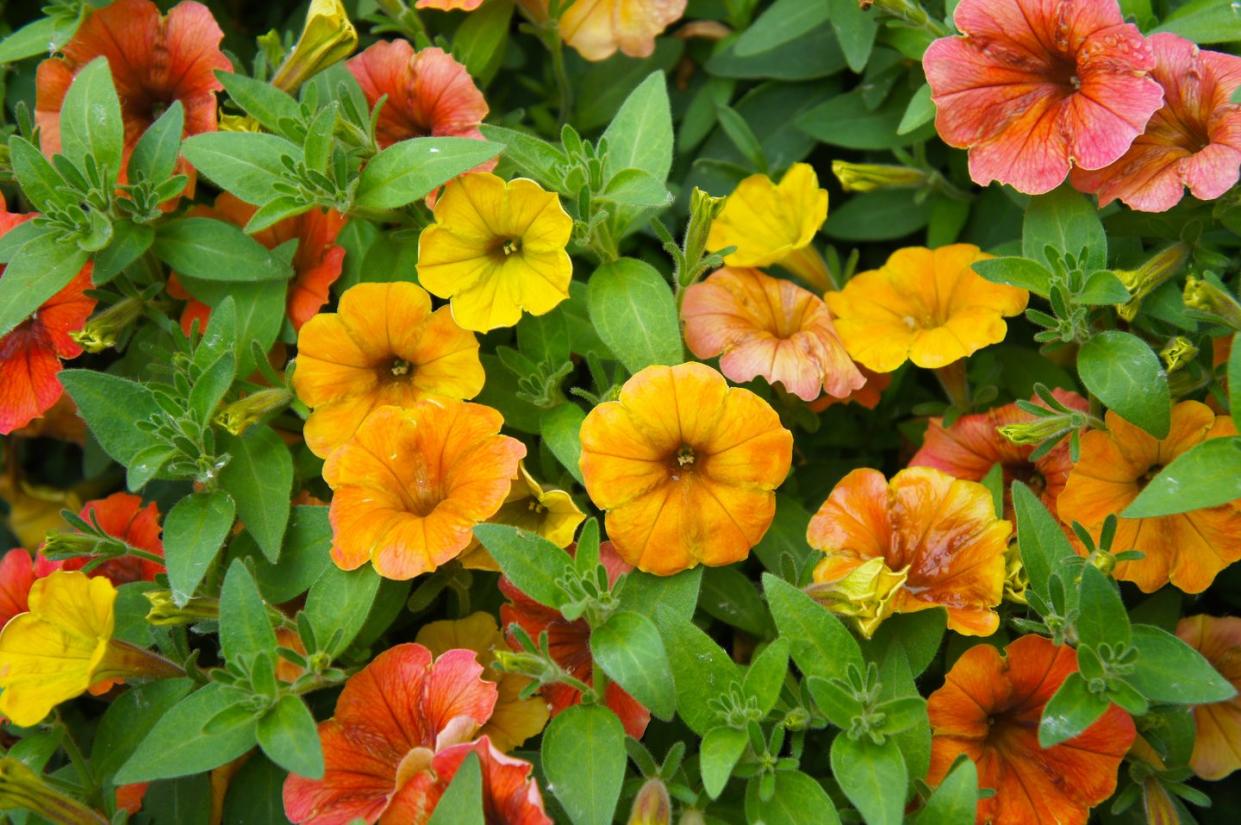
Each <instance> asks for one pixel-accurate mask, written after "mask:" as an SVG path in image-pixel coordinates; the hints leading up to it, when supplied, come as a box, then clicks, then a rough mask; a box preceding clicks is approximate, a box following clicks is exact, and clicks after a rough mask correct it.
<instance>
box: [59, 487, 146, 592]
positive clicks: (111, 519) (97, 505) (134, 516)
mask: <svg viewBox="0 0 1241 825" xmlns="http://www.w3.org/2000/svg"><path fill="white" fill-rule="evenodd" d="M78 516H79V517H80V518H82V520H83V521H85V522H87V523H88V524H90V523H92V522H96V521H97V522H98V523H99V526H100V527H101V528H102V529H103V531H104V532H105V533H107V534H108V535H109V536H112V537H114V538H117V539H120V540H121V541H123V542H125V543H126V544H128V545H130V546H131V547H136V548H138V549H139V550H145V551H146V552H148V553H151V554H153V555H156V556H163V555H164V542H163V541H162V540H161V539H160V531H161V528H160V525H159V507H158V506H157V505H156V504H155V502H153V501H152V502H150V503H149V504H147V505H146V506H145V507H144V506H143V505H142V498H141V497H139V496H135V495H132V494H130V493H113V494H112V495H110V496H108V497H107V498H101V499H95V500H94V501H88V502H86V504H85V505H83V507H82V512H80V513H78ZM89 561H90V559H88V558H84V557H83V558H72V559H65V560H64V561H63V562H60V566H61V567H62V568H63V569H65V570H81V569H82V568H83V567H85V566H86V564H87V563H88V562H89ZM163 572H164V565H162V564H160V563H159V562H155V561H151V560H150V559H143V558H138V557H137V556H121V557H119V558H115V559H109V560H108V561H105V562H104V563H103V564H101V565H99V566H98V567H96V568H94V569H93V570H92V571H90V575H91V576H104V577H106V578H107V579H108V581H110V582H112V583H113V584H115V585H122V584H126V583H128V582H136V581H148V582H149V581H154V580H155V577H156V576H157V575H159V574H160V573H163Z"/></svg>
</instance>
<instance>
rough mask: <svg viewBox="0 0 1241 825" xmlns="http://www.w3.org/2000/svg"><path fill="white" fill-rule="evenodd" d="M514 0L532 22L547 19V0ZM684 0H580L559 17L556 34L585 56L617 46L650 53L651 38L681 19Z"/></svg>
mask: <svg viewBox="0 0 1241 825" xmlns="http://www.w3.org/2000/svg"><path fill="white" fill-rule="evenodd" d="M518 3H519V5H520V6H521V8H522V9H523V10H524V11H525V12H526V14H527V15H528V16H529V17H530V18H531V19H533V20H534V21H535V22H538V23H542V22H544V21H546V20H547V9H548V0H518ZM685 3H686V0H581V2H577V3H574V4H573V5H572V6H570V7H569V9H568V11H566V12H565V13H564V15H563V16H562V17H561V18H560V38H561V39H562V40H564V42H566V43H568V44H569V45H570V46H572V47H573V48H575V49H577V51H578V54H580V55H581V56H582V57H584V58H586V59H587V60H606V59H607V58H609V57H611V56H612V55H614V54H616V51H617V49H619V50H620V51H621V53H622V54H625V55H628V56H629V57H650V56H651V54H652V53H653V52H654V51H655V38H656V37H658V36H659V35H660V34H661V33H662V32H663V30H664V29H666V28H667V27H668V26H670V25H671V24H673V23H675V22H676V21H678V20H680V19H681V16H682V15H683V14H685ZM561 5H564V4H563V3H562V4H561Z"/></svg>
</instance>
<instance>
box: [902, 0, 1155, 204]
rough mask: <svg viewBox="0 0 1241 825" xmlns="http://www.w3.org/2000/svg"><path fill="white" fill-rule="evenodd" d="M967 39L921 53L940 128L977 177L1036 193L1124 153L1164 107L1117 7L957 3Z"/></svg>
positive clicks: (1149, 61)
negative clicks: (1077, 169)
mask: <svg viewBox="0 0 1241 825" xmlns="http://www.w3.org/2000/svg"><path fill="white" fill-rule="evenodd" d="M955 20H956V24H957V28H958V29H959V30H960V31H961V32H962V33H963V35H964V36H962V37H942V38H940V39H939V40H936V41H935V42H934V43H932V44H931V46H930V48H928V49H927V50H926V54H925V56H924V57H923V61H922V62H923V68H924V69H925V70H926V78H927V82H928V83H929V84H930V86H931V96H932V99H933V100H934V101H935V106H936V115H935V126H936V128H937V129H938V130H939V134H940V137H942V138H943V139H944V141H945V142H946V143H948V144H949V145H951V146H956V147H958V148H962V149H969V165H970V177H971V178H973V179H974V181H975V182H976V183H978V184H980V185H983V186H985V185H987V184H988V183H990V182H991V181H993V180H996V181H999V182H1000V183H1007V184H1011V185H1012V186H1013V187H1015V188H1016V189H1018V190H1020V191H1022V192H1026V193H1028V194H1031V195H1037V194H1042V193H1044V192H1049V191H1051V190H1052V189H1055V188H1056V187H1057V186H1059V185H1060V183H1061V182H1062V181H1063V180H1064V179H1065V177H1066V176H1067V175H1068V174H1069V168H1070V167H1071V166H1073V165H1076V166H1078V167H1080V168H1082V169H1102V168H1103V167H1105V166H1107V165H1108V164H1110V163H1113V162H1114V161H1115V160H1116V159H1117V158H1119V157H1120V156H1121V155H1123V154H1124V153H1125V152H1126V151H1127V150H1128V149H1129V146H1130V145H1131V144H1132V143H1133V140H1134V138H1136V137H1137V136H1138V135H1140V134H1141V133H1142V129H1143V128H1145V126H1146V122H1147V121H1148V120H1150V118H1151V115H1153V114H1154V113H1155V111H1156V110H1157V109H1158V108H1159V107H1160V105H1161V103H1162V102H1163V90H1162V89H1161V88H1160V87H1159V84H1158V83H1156V82H1155V81H1154V80H1152V79H1151V78H1149V77H1147V73H1148V72H1150V71H1151V70H1152V69H1153V68H1154V67H1155V59H1154V56H1153V54H1152V52H1151V47H1150V45H1149V44H1148V43H1147V41H1146V39H1145V38H1143V37H1142V35H1141V33H1140V32H1139V31H1138V30H1137V28H1136V27H1135V26H1131V25H1126V24H1125V23H1124V22H1123V18H1122V17H1121V13H1120V8H1119V6H1117V4H1116V3H1115V2H1114V0H961V3H960V5H958V6H957V10H956V14H955Z"/></svg>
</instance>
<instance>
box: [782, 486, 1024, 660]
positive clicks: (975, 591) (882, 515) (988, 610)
mask: <svg viewBox="0 0 1241 825" xmlns="http://www.w3.org/2000/svg"><path fill="white" fill-rule="evenodd" d="M1011 534H1012V525H1011V524H1010V523H1009V522H1007V521H1003V520H1001V519H997V518H996V516H995V503H994V502H993V501H992V499H991V493H990V492H989V491H988V490H987V488H986V487H983V486H982V485H981V484H978V483H976V482H973V481H961V480H959V479H955V478H953V477H952V476H950V475H948V474H947V473H944V472H941V471H939V470H934V469H931V468H929V467H912V468H910V469H907V470H901V471H900V472H899V473H897V474H896V475H895V476H893V477H892V480H891V481H890V482H889V481H887V480H886V479H884V477H883V473H881V472H879V471H878V470H871V469H865V468H863V469H859V470H854V471H853V472H851V473H849V474H848V475H847V476H845V477H844V478H843V479H841V480H840V483H838V484H837V485H836V487H835V489H833V490H832V493H831V495H830V496H828V498H827V501H825V502H823V506H822V507H820V508H819V512H817V513H815V515H814V518H812V519H811V520H810V525H809V527H808V528H807V530H806V540H807V541H808V542H809V543H810V546H811V547H813V548H815V549H816V550H821V551H822V552H823V553H824V554H825V555H826V558H824V559H823V561H821V562H819V564H818V565H817V566H816V567H815V569H814V580H815V582H816V586H815V589H819V590H829V591H830V590H831V589H833V588H834V587H838V586H839V585H840V584H841V583H843V582H845V581H846V578H847V577H848V576H849V575H850V574H851V573H853V572H854V571H855V570H858V569H859V568H861V567H862V566H863V565H865V564H866V563H867V562H869V561H871V560H872V559H883V566H884V567H885V568H887V570H888V571H891V573H893V574H896V575H902V576H904V577H905V580H904V582H903V583H902V584H900V585H899V587H898V588H897V589H896V590H895V593H894V594H893V595H892V596H891V602H890V608H889V612H895V613H912V612H915V611H918V610H927V609H929V608H933V607H944V608H947V610H948V627H950V628H952V629H953V630H955V631H957V632H958V633H961V634H964V635H967V636H988V635H990V634H992V633H994V632H995V630H996V628H997V627H999V624H1000V617H999V616H998V615H997V614H996V612H995V607H996V605H998V604H999V603H1000V599H1001V598H1002V597H1003V595H1004V550H1005V548H1006V547H1007V546H1008V538H1009V536H1010V535H1011ZM812 592H813V591H812ZM842 612H843V611H842Z"/></svg>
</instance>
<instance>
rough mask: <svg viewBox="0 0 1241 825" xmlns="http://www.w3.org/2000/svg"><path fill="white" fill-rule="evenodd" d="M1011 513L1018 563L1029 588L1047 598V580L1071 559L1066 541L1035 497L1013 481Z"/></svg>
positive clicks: (1071, 552)
mask: <svg viewBox="0 0 1241 825" xmlns="http://www.w3.org/2000/svg"><path fill="white" fill-rule="evenodd" d="M1012 492H1013V512H1014V514H1015V515H1016V517H1017V547H1018V550H1019V551H1020V553H1021V564H1022V566H1024V567H1025V569H1026V575H1027V576H1029V577H1030V589H1032V590H1033V591H1034V592H1036V593H1038V594H1039V595H1040V596H1042V597H1043V598H1044V599H1047V598H1049V591H1048V588H1047V582H1048V580H1049V579H1051V574H1052V572H1053V571H1054V570H1055V569H1056V568H1057V567H1058V566H1059V565H1060V562H1062V561H1063V560H1065V559H1071V558H1074V557H1075V556H1076V555H1077V554H1076V553H1074V552H1073V548H1072V546H1071V545H1070V544H1069V540H1068V539H1067V538H1065V535H1064V531H1063V530H1061V529H1060V523H1059V522H1057V521H1056V520H1055V519H1054V518H1052V516H1051V513H1049V512H1047V508H1046V507H1044V506H1043V502H1042V501H1041V500H1039V497H1038V496H1036V495H1035V494H1034V493H1032V492H1030V488H1029V487H1027V486H1026V485H1025V484H1023V483H1021V482H1020V481H1014V482H1013V487H1012Z"/></svg>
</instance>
